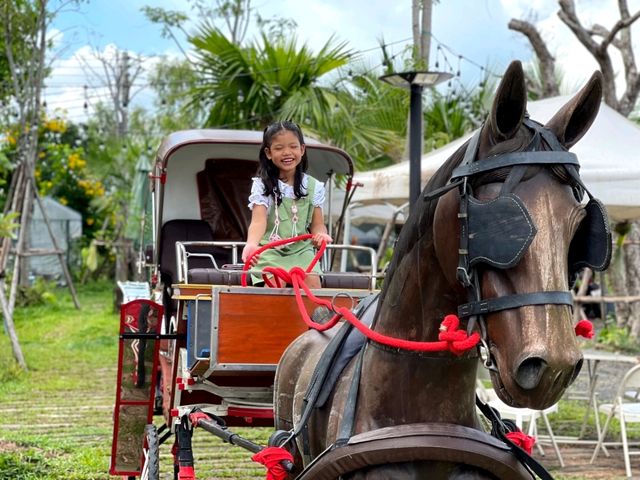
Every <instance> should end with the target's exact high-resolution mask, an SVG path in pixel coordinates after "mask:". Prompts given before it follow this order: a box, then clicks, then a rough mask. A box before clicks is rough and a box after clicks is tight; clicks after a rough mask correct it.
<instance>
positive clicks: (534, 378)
mask: <svg viewBox="0 0 640 480" xmlns="http://www.w3.org/2000/svg"><path fill="white" fill-rule="evenodd" d="M546 369H547V362H545V361H544V360H543V359H542V358H540V357H530V358H527V359H526V360H524V361H523V362H522V363H521V364H520V366H519V367H518V370H517V372H516V383H517V384H518V385H519V386H520V388H523V389H524V390H533V389H534V388H536V387H537V386H538V383H540V379H541V378H542V374H543V373H544V371H545V370H546Z"/></svg>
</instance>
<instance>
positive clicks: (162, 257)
mask: <svg viewBox="0 0 640 480" xmlns="http://www.w3.org/2000/svg"><path fill="white" fill-rule="evenodd" d="M213 240H214V236H213V231H212V229H211V227H210V225H209V224H208V223H207V222H205V221H204V220H169V221H168V222H166V223H165V224H164V225H163V226H162V231H161V234H160V249H159V261H160V278H161V280H162V283H163V284H164V289H165V290H164V293H163V305H164V307H165V315H166V317H167V318H170V317H171V315H172V314H174V313H175V312H176V309H177V302H176V301H174V300H172V299H171V290H170V289H171V285H172V284H173V283H176V282H177V281H178V266H177V258H176V242H196V241H197V242H210V241H213ZM190 251H192V252H198V253H211V254H212V255H213V257H214V258H215V259H216V262H219V264H223V263H228V262H229V260H230V259H229V257H230V252H229V251H227V250H225V249H222V248H219V247H192V248H191V249H190ZM190 265H192V266H194V267H209V266H211V260H210V259H208V258H202V257H193V258H192V259H191V262H190Z"/></svg>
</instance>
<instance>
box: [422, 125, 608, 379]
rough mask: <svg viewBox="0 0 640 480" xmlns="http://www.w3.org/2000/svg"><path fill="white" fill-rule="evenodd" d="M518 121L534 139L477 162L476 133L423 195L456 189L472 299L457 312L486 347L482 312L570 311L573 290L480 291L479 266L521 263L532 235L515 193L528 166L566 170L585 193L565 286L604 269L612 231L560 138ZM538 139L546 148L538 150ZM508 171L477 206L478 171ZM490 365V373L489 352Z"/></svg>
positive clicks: (461, 270)
mask: <svg viewBox="0 0 640 480" xmlns="http://www.w3.org/2000/svg"><path fill="white" fill-rule="evenodd" d="M523 124H524V126H525V127H526V128H528V129H529V130H531V131H532V133H533V137H532V139H531V141H530V143H529V145H528V146H527V147H526V149H525V150H524V151H520V152H511V153H503V154H498V155H495V156H491V157H488V158H485V159H482V160H480V161H475V160H476V156H477V154H478V146H479V143H480V133H481V131H482V128H481V129H479V130H478V131H477V132H476V133H475V135H474V136H473V137H472V138H471V140H470V141H469V143H468V145H467V149H466V151H465V154H464V158H463V160H462V162H461V164H460V165H459V166H458V167H457V168H455V169H454V170H453V172H452V174H451V179H450V182H449V183H448V184H447V185H445V186H444V187H442V188H439V189H437V190H434V191H432V192H428V193H426V194H425V200H431V199H434V198H437V197H440V196H441V195H442V194H444V193H446V192H448V191H450V190H452V189H453V188H456V187H457V188H458V189H459V192H460V207H459V212H458V219H459V224H460V245H459V249H458V267H457V272H456V276H457V278H458V280H459V281H460V283H461V284H462V285H463V286H464V287H466V288H467V289H468V292H469V302H468V303H465V304H462V305H460V306H459V307H458V316H459V317H460V318H469V322H468V330H469V331H471V330H472V329H473V328H474V326H475V323H476V322H478V324H479V327H480V330H481V334H482V338H483V343H484V344H485V347H486V346H487V344H486V342H487V335H486V327H485V322H484V315H486V314H489V313H493V312H499V311H502V310H509V309H513V308H520V307H523V306H527V305H569V306H573V297H572V294H571V292H570V291H568V290H567V291H542V292H531V293H519V294H513V295H504V296H501V297H497V298H489V299H483V298H482V296H481V292H480V285H479V278H478V277H479V275H478V272H477V266H478V265H482V264H485V265H488V266H490V267H493V268H498V269H508V268H512V267H514V266H515V265H517V264H518V262H519V261H520V260H521V259H522V257H523V256H524V254H525V252H526V251H527V248H528V247H529V245H531V242H532V241H533V238H534V237H535V235H536V233H537V230H536V227H535V224H534V222H533V220H532V218H531V215H530V214H529V212H528V210H527V207H526V206H525V205H524V203H523V202H522V200H521V199H520V198H519V197H518V196H517V195H515V194H514V193H513V190H514V188H515V187H516V185H517V184H518V183H519V182H520V181H521V180H522V178H523V177H524V175H525V173H526V170H527V168H528V167H529V166H540V167H549V166H557V165H560V166H563V167H564V170H565V171H566V173H567V175H568V176H569V183H570V184H571V186H572V188H573V192H574V196H575V198H576V200H578V201H579V202H580V201H581V200H582V198H583V195H584V193H585V192H586V194H587V195H588V197H589V201H588V202H587V204H586V205H585V207H584V208H585V212H586V216H585V218H584V219H583V220H582V222H581V223H580V225H579V227H578V230H577V231H576V234H575V236H574V238H573V240H572V241H571V244H570V247H569V255H568V265H569V275H570V284H572V283H573V280H575V278H576V277H577V275H578V273H579V271H580V270H581V269H582V268H584V267H590V268H592V269H593V270H597V271H602V270H605V269H606V268H607V266H608V265H609V262H610V260H611V230H610V228H609V221H608V218H607V213H606V210H605V207H604V205H603V204H602V202H601V201H600V200H598V199H596V198H594V197H593V195H592V194H591V192H589V190H588V189H587V188H586V187H585V185H584V183H583V182H582V180H581V178H580V175H579V173H578V170H579V168H580V165H579V163H578V159H577V157H576V155H575V154H574V153H571V152H568V151H567V150H566V148H565V147H564V146H563V145H562V144H561V143H560V142H559V141H558V139H557V137H556V136H555V135H554V134H553V133H552V132H551V131H550V130H549V129H547V128H545V127H544V126H542V125H541V124H539V123H537V122H534V121H533V120H530V119H529V118H528V117H525V119H524V121H523ZM543 142H544V143H546V144H547V146H548V147H549V148H551V150H542V149H541V147H542V146H543ZM505 167H511V168H510V171H509V173H508V175H507V177H506V179H505V181H504V183H503V185H502V189H501V191H500V193H499V195H498V197H496V198H495V199H492V200H488V201H481V200H478V199H477V198H476V197H474V194H473V188H472V181H471V180H472V179H474V178H477V176H478V175H480V174H485V173H487V172H492V171H496V170H498V169H504V168H505ZM485 366H486V367H487V368H490V369H495V366H494V364H493V361H492V359H491V355H490V352H489V349H488V348H487V363H486V364H485Z"/></svg>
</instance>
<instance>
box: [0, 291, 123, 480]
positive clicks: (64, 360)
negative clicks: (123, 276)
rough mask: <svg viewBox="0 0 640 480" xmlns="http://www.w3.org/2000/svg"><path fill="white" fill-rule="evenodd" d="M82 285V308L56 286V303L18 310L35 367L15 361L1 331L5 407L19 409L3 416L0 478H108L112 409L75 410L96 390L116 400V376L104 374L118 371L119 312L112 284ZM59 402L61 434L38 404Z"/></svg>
mask: <svg viewBox="0 0 640 480" xmlns="http://www.w3.org/2000/svg"><path fill="white" fill-rule="evenodd" d="M78 290H79V296H80V303H81V307H82V308H81V310H76V309H75V307H74V306H73V303H72V301H71V297H70V295H69V293H68V290H66V289H60V290H57V291H56V292H55V301H54V302H52V303H48V304H47V305H44V306H37V307H24V308H19V309H16V312H15V318H14V321H15V324H16V329H17V332H18V338H19V341H20V345H21V347H22V350H23V353H24V356H25V359H26V362H27V366H28V371H26V372H25V371H22V370H21V369H20V368H18V367H17V366H16V364H15V361H14V359H13V356H12V350H11V345H10V343H9V339H8V337H7V336H6V335H1V336H0V406H2V407H3V408H11V409H12V410H11V413H12V415H10V416H7V414H6V412H5V415H4V418H3V419H2V420H1V421H0V423H2V424H4V428H2V429H1V430H0V432H1V433H0V478H11V479H39V480H40V479H58V478H68V479H96V478H108V476H107V474H106V470H107V461H108V455H109V452H110V445H109V444H110V434H111V425H110V421H109V417H110V416H111V413H110V412H108V411H101V412H100V415H99V416H98V415H95V419H94V418H93V417H92V416H91V415H89V420H88V421H87V420H86V419H80V417H77V416H76V415H75V414H74V408H75V405H77V404H80V405H82V404H91V403H92V399H91V397H92V396H94V395H95V396H96V397H102V398H104V397H110V398H114V396H113V395H114V394H113V392H114V391H115V378H114V375H109V376H107V378H105V372H110V371H115V365H116V359H117V351H118V336H117V334H118V315H117V314H115V313H114V312H113V308H112V292H113V287H112V285H111V284H108V283H97V284H92V285H88V286H81V287H79V288H78ZM112 401H113V400H111V402H112ZM52 404H58V405H59V406H60V407H61V409H60V413H59V415H58V416H59V418H56V419H55V421H56V422H59V426H58V431H63V432H64V433H62V434H60V433H58V434H55V435H54V434H52V432H56V433H57V431H56V430H55V429H53V428H52V427H50V426H43V427H42V428H39V427H40V426H41V425H43V424H44V423H47V424H49V423H51V422H52V420H51V419H46V420H45V419H43V417H42V410H43V409H42V408H39V405H42V406H43V407H44V406H48V407H50V406H51V405H52ZM105 417H106V420H107V423H106V424H105V421H104V420H105ZM98 420H99V421H98ZM97 423H100V424H101V425H97ZM7 425H8V426H7ZM22 426H24V427H22ZM20 427H22V428H20ZM79 445H81V446H82V448H78V446H79Z"/></svg>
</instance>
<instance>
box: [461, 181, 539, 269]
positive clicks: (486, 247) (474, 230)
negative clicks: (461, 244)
mask: <svg viewBox="0 0 640 480" xmlns="http://www.w3.org/2000/svg"><path fill="white" fill-rule="evenodd" d="M468 215H469V216H468V220H469V221H468V227H469V233H468V235H469V246H468V250H469V265H470V266H473V265H474V264H476V263H486V264H488V265H491V266H492V267H496V268H502V269H505V268H511V267H513V266H515V265H516V264H517V263H518V262H519V261H520V259H521V258H522V256H523V255H524V253H525V252H526V251H527V248H528V247H529V245H530V244H531V242H532V241H533V237H535V235H536V232H537V230H536V227H535V225H534V223H533V220H532V219H531V216H530V215H529V212H528V211H527V208H526V207H525V206H524V204H523V203H522V200H520V199H519V198H518V197H517V196H516V195H514V194H512V193H509V194H506V195H500V196H499V197H497V198H495V199H493V200H489V201H487V202H481V201H479V200H477V199H475V198H473V197H472V196H469V205H468Z"/></svg>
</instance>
